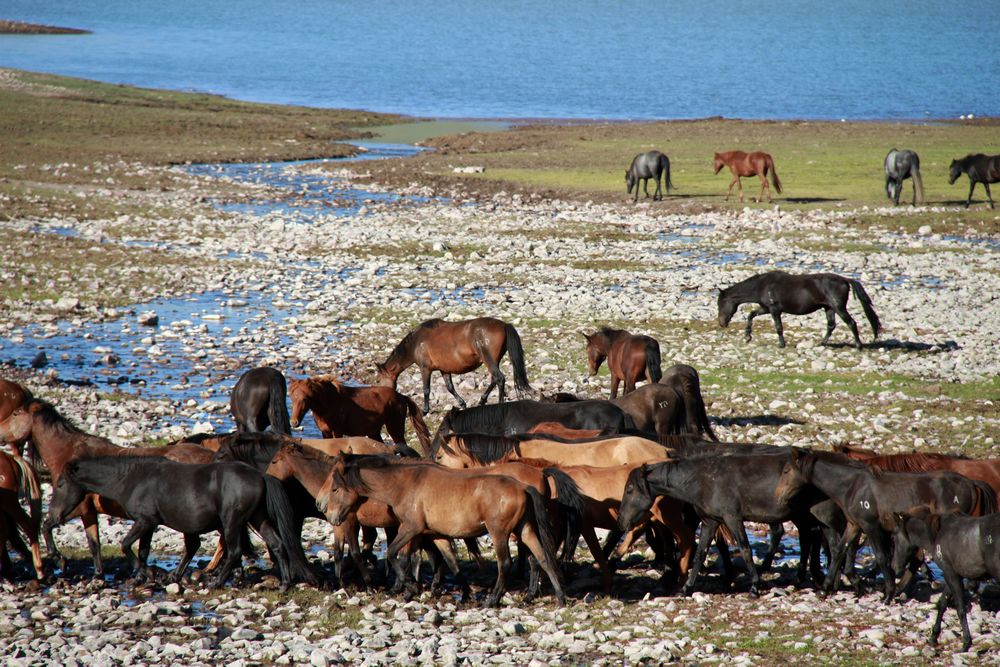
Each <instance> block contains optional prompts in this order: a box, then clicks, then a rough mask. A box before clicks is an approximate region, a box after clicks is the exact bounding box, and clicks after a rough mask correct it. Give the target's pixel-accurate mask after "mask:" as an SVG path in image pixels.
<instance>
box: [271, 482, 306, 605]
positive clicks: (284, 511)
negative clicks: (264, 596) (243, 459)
mask: <svg viewBox="0 0 1000 667" xmlns="http://www.w3.org/2000/svg"><path fill="white" fill-rule="evenodd" d="M262 477H263V478H264V499H265V507H266V509H267V518H268V519H269V520H270V521H271V522H272V523H273V524H274V526H275V528H277V530H278V536H279V537H280V538H281V547H282V549H283V550H284V552H285V558H286V559H287V560H288V578H289V580H290V581H291V580H293V579H295V578H298V579H301V580H302V581H305V582H306V583H309V584H312V585H314V586H315V585H316V584H318V583H319V579H318V578H317V577H316V573H315V572H313V569H312V566H310V565H309V562H308V561H307V560H306V554H305V552H304V551H302V538H301V535H300V533H299V532H298V531H296V530H295V527H294V526H295V520H294V516H295V511H294V510H293V509H292V503H291V501H290V500H289V499H288V494H286V493H285V487H283V486H282V485H281V482H280V481H278V478H277V477H273V476H271V475H262ZM279 569H280V563H279Z"/></svg>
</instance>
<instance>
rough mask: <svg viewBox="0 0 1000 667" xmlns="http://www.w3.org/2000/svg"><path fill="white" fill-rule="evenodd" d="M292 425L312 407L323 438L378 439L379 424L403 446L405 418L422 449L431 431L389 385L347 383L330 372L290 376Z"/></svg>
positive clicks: (414, 408) (412, 406)
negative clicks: (306, 376)
mask: <svg viewBox="0 0 1000 667" xmlns="http://www.w3.org/2000/svg"><path fill="white" fill-rule="evenodd" d="M289 393H290V395H291V397H292V425H293V426H298V425H299V424H301V423H302V418H303V417H304V416H305V414H306V413H307V412H309V411H310V410H312V413H313V418H314V419H315V420H316V426H317V427H318V428H319V430H320V432H321V433H322V434H323V437H324V438H342V437H344V436H358V435H362V436H366V437H368V438H371V439H372V440H381V439H382V427H383V426H384V427H385V429H386V431H388V432H389V437H390V438H392V441H393V442H394V443H396V445H397V446H400V447H406V426H405V422H406V418H407V416H409V418H410V425H411V426H413V431H414V432H415V433H416V434H417V439H418V440H420V446H421V447H422V448H423V450H424V451H425V452H426V451H427V449H428V447H430V440H431V435H430V432H429V431H428V430H427V424H425V423H424V418H423V416H422V415H421V414H420V411H419V410H418V409H417V404H416V403H414V402H413V401H412V400H411V399H410V398H409V397H408V396H405V395H403V394H401V393H399V392H398V391H396V390H395V389H393V388H392V387H379V386H375V387H351V386H349V385H345V384H344V383H342V382H341V381H340V380H338V379H337V378H335V377H334V376H332V375H318V376H316V377H311V378H306V379H304V380H292V382H291V384H290V385H289Z"/></svg>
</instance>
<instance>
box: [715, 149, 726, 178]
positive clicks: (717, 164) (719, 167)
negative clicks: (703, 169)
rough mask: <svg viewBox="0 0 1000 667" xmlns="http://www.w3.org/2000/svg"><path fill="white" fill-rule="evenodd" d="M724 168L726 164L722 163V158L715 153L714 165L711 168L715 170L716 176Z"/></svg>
mask: <svg viewBox="0 0 1000 667" xmlns="http://www.w3.org/2000/svg"><path fill="white" fill-rule="evenodd" d="M725 166H726V163H725V162H723V161H722V156H721V155H719V154H718V153H716V154H715V164H714V165H713V168H714V169H715V173H716V174H718V173H719V172H720V171H722V168H723V167H725Z"/></svg>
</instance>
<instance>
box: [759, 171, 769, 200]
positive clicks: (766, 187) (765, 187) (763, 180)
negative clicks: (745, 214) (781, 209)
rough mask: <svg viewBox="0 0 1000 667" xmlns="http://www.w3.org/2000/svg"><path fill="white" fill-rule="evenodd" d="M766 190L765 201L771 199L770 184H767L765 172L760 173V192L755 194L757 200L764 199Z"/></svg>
mask: <svg viewBox="0 0 1000 667" xmlns="http://www.w3.org/2000/svg"><path fill="white" fill-rule="evenodd" d="M765 190H766V191H767V201H768V202H769V203H770V201H771V186H770V185H768V184H767V174H766V173H764V174H760V194H759V195H757V201H758V202H762V201H764V191H765Z"/></svg>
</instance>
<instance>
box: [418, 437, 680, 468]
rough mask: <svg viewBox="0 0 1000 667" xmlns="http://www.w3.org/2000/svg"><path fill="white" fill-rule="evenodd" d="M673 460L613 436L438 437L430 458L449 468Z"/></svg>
mask: <svg viewBox="0 0 1000 667" xmlns="http://www.w3.org/2000/svg"><path fill="white" fill-rule="evenodd" d="M669 457H670V450H669V449H667V448H666V447H664V446H662V445H660V444H658V443H655V442H653V441H652V440H646V439H645V438H639V437H636V436H625V437H618V436H609V437H605V438H603V439H600V440H593V441H590V442H580V441H578V440H574V441H570V442H563V441H560V440H546V439H537V440H531V439H516V438H505V437H503V436H497V435H483V434H479V433H466V434H463V435H450V436H446V437H442V438H440V439H437V438H436V439H435V440H434V442H433V443H432V445H431V453H430V456H429V457H428V458H430V459H431V460H432V461H434V462H435V463H440V464H441V465H443V466H447V467H449V468H475V467H478V466H484V465H489V464H491V463H495V462H497V461H518V460H520V459H543V460H545V461H552V462H553V463H555V464H557V465H560V466H563V465H593V466H619V465H623V464H626V463H648V462H650V461H663V460H664V459H667V458H669Z"/></svg>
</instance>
